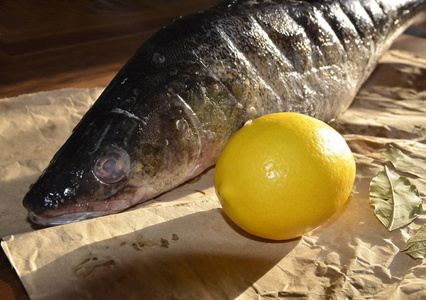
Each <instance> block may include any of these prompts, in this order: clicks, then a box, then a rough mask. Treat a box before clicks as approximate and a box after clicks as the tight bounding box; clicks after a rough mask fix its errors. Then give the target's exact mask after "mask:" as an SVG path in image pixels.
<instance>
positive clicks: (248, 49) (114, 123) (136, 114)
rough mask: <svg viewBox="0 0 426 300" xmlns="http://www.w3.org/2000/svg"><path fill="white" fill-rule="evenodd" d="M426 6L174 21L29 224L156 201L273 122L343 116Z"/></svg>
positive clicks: (229, 14) (42, 195)
mask: <svg viewBox="0 0 426 300" xmlns="http://www.w3.org/2000/svg"><path fill="white" fill-rule="evenodd" d="M389 2H392V3H389ZM424 8H425V0H419V1H413V0H397V1H388V0H345V1H344V0H341V1H331V0H324V1H320V0H317V1H296V0H287V1H278V0H264V1H261V0H257V1H256V0H245V1H244V0H240V1H238V0H235V1H224V2H222V3H220V4H218V5H216V6H214V7H212V8H211V9H208V10H205V11H201V12H198V13H195V14H192V15H189V16H187V17H184V18H181V19H178V20H176V21H174V22H173V23H171V24H170V25H168V26H166V27H165V28H163V29H161V30H160V31H158V32H157V33H156V34H154V35H153V36H152V37H151V38H150V39H149V40H148V41H147V42H146V43H144V44H143V45H142V47H141V48H140V49H139V50H138V51H137V53H136V54H135V55H134V57H133V58H131V59H130V61H129V62H128V63H127V64H126V65H125V66H124V67H123V68H122V70H121V71H120V72H119V73H118V74H117V75H116V77H115V78H114V79H113V80H112V82H111V83H110V84H109V85H108V86H107V88H106V89H105V91H104V92H103V93H102V95H101V96H100V97H99V99H98V100H97V102H96V103H95V104H94V105H93V107H92V108H91V109H90V110H89V111H88V112H87V113H86V115H85V116H84V117H83V119H82V120H81V121H80V123H79V124H78V125H77V126H76V128H75V129H74V131H73V133H72V135H71V136H70V138H69V139H68V140H67V142H66V143H65V144H64V145H63V146H62V147H61V149H60V150H59V151H58V152H57V153H56V155H55V156H54V157H53V159H52V161H51V162H50V165H49V166H48V167H47V168H46V170H45V171H44V172H43V174H42V175H41V176H40V178H39V179H38V180H37V181H36V182H35V183H34V184H33V185H32V186H31V187H30V190H29V192H28V193H27V195H26V196H25V198H24V200H23V205H24V206H25V208H26V209H27V210H28V211H29V213H28V215H29V218H30V219H31V220H32V221H33V222H36V223H39V224H42V225H56V224H64V223H69V222H75V221H79V220H83V219H88V218H94V217H98V216H102V215H107V214H112V213H117V212H120V211H123V210H125V209H127V208H129V207H131V206H134V205H136V204H138V203H141V202H143V201H146V200H148V199H151V198H153V197H155V196H157V195H159V194H161V193H163V192H166V191H168V190H170V189H172V188H174V187H176V186H178V185H180V184H182V183H183V182H185V181H186V180H188V179H190V178H193V177H195V176H197V175H199V174H200V173H201V172H202V171H203V170H205V169H206V168H208V167H210V166H212V165H213V164H214V163H215V161H216V159H217V157H218V156H219V154H220V152H221V151H222V149H223V147H224V146H225V144H226V143H227V141H228V140H229V139H230V137H231V136H232V135H233V134H234V133H235V132H236V131H237V130H238V129H239V128H241V127H242V126H243V124H244V123H245V122H246V121H248V120H251V119H255V118H257V117H259V116H262V115H265V114H269V113H273V112H279V111H293V112H300V113H304V114H308V115H311V116H314V117H316V118H319V119H321V120H324V121H329V120H331V119H333V118H336V117H337V116H338V115H340V114H341V113H342V112H344V111H345V110H346V109H347V108H348V107H349V105H350V104H351V102H352V100H353V98H354V97H355V95H356V93H357V91H358V89H359V87H360V86H361V84H362V83H363V82H364V81H365V80H366V79H367V77H368V76H369V75H370V73H371V72H372V70H373V69H374V67H375V66H376V64H377V61H378V59H379V58H380V56H381V55H382V54H383V53H384V52H385V51H386V50H387V49H388V48H389V46H390V44H391V43H392V41H393V40H394V39H395V38H396V37H397V36H398V35H399V34H401V33H402V31H403V30H405V29H406V28H407V26H408V25H409V24H410V22H411V20H412V19H413V18H414V17H415V15H416V14H417V13H418V12H420V11H423V10H424Z"/></svg>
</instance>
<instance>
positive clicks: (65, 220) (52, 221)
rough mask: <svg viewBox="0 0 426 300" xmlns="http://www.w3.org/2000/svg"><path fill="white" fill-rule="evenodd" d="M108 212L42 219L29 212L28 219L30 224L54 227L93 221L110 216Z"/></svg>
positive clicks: (77, 213)
mask: <svg viewBox="0 0 426 300" xmlns="http://www.w3.org/2000/svg"><path fill="white" fill-rule="evenodd" d="M110 213H111V212H109V211H96V212H93V211H91V212H75V213H70V214H64V215H60V216H55V217H43V216H40V215H38V214H36V213H35V212H32V211H29V212H28V218H29V219H30V220H31V222H33V223H36V224H39V225H42V226H55V225H65V224H69V223H74V222H78V221H83V220H89V219H94V218H98V217H102V216H106V215H108V214H110Z"/></svg>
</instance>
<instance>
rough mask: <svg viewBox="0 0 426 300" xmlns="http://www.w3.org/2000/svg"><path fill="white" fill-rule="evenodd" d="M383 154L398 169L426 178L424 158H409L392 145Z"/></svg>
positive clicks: (425, 161) (425, 160)
mask: <svg viewBox="0 0 426 300" xmlns="http://www.w3.org/2000/svg"><path fill="white" fill-rule="evenodd" d="M385 156H386V157H387V158H388V159H389V160H390V162H391V163H392V164H393V166H394V167H395V169H397V170H398V171H401V172H406V173H410V174H412V175H415V176H417V177H420V178H423V179H426V159H421V158H411V157H409V156H407V155H405V154H404V153H403V152H402V151H400V150H399V149H397V148H395V147H393V146H392V145H389V147H388V149H387V150H386V152H385Z"/></svg>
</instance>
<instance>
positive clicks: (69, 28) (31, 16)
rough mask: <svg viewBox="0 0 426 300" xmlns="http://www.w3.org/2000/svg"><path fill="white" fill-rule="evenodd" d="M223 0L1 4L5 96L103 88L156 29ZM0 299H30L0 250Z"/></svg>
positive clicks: (0, 73)
mask: <svg viewBox="0 0 426 300" xmlns="http://www.w3.org/2000/svg"><path fill="white" fill-rule="evenodd" d="M217 2H219V1H218V0H162V1H155V0H137V1H129V2H125V1H119V0H105V1H102V4H99V3H98V2H96V3H95V2H92V1H54V0H52V1H39V2H37V3H35V2H33V1H27V2H24V1H19V2H18V1H15V0H6V1H2V4H0V66H1V67H0V99H1V98H7V97H14V96H18V95H21V94H27V93H36V92H40V91H48V90H55V89H60V88H88V87H97V86H106V85H107V84H108V83H109V82H110V81H111V79H112V78H113V76H114V75H115V74H116V73H117V72H118V70H119V69H120V68H121V67H122V66H123V65H124V64H125V63H126V61H127V60H128V59H129V58H130V57H131V56H132V55H133V53H134V52H135V51H136V50H137V49H138V48H139V46H140V45H141V44H142V43H143V41H145V40H146V39H147V38H148V37H149V36H150V35H151V34H152V33H154V32H155V31H156V30H158V29H159V28H161V27H162V26H164V25H166V24H167V23H169V22H170V21H171V20H173V19H175V18H177V17H179V16H181V15H187V14H189V13H191V12H195V11H198V10H201V9H205V8H207V7H210V6H212V5H214V4H215V3H217ZM0 298H1V299H4V300H7V299H29V297H28V295H27V294H26V292H25V289H24V287H23V285H22V284H21V282H20V281H19V278H18V276H17V275H16V273H15V272H14V271H13V269H12V267H11V265H10V264H9V261H8V260H7V257H6V255H5V254H4V252H3V251H0Z"/></svg>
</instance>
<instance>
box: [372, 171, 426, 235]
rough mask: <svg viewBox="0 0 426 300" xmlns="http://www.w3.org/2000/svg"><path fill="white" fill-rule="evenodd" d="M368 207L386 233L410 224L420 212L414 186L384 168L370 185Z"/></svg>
mask: <svg viewBox="0 0 426 300" xmlns="http://www.w3.org/2000/svg"><path fill="white" fill-rule="evenodd" d="M370 205H371V206H373V207H374V213H375V215H376V216H377V218H378V219H379V220H380V222H381V223H382V224H383V225H384V226H385V227H386V229H387V230H388V231H392V230H394V229H397V228H400V227H402V226H405V225H407V224H409V223H411V222H412V221H413V220H414V219H416V218H417V217H418V215H419V213H420V212H421V210H422V200H421V199H420V196H419V192H418V190H417V188H416V186H415V185H412V184H411V182H410V181H409V180H408V179H407V178H405V177H398V176H397V175H394V174H392V173H391V172H390V171H389V169H388V168H387V167H386V166H385V168H384V170H383V171H382V172H380V173H379V175H377V176H376V177H374V178H373V180H372V181H371V183H370Z"/></svg>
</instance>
